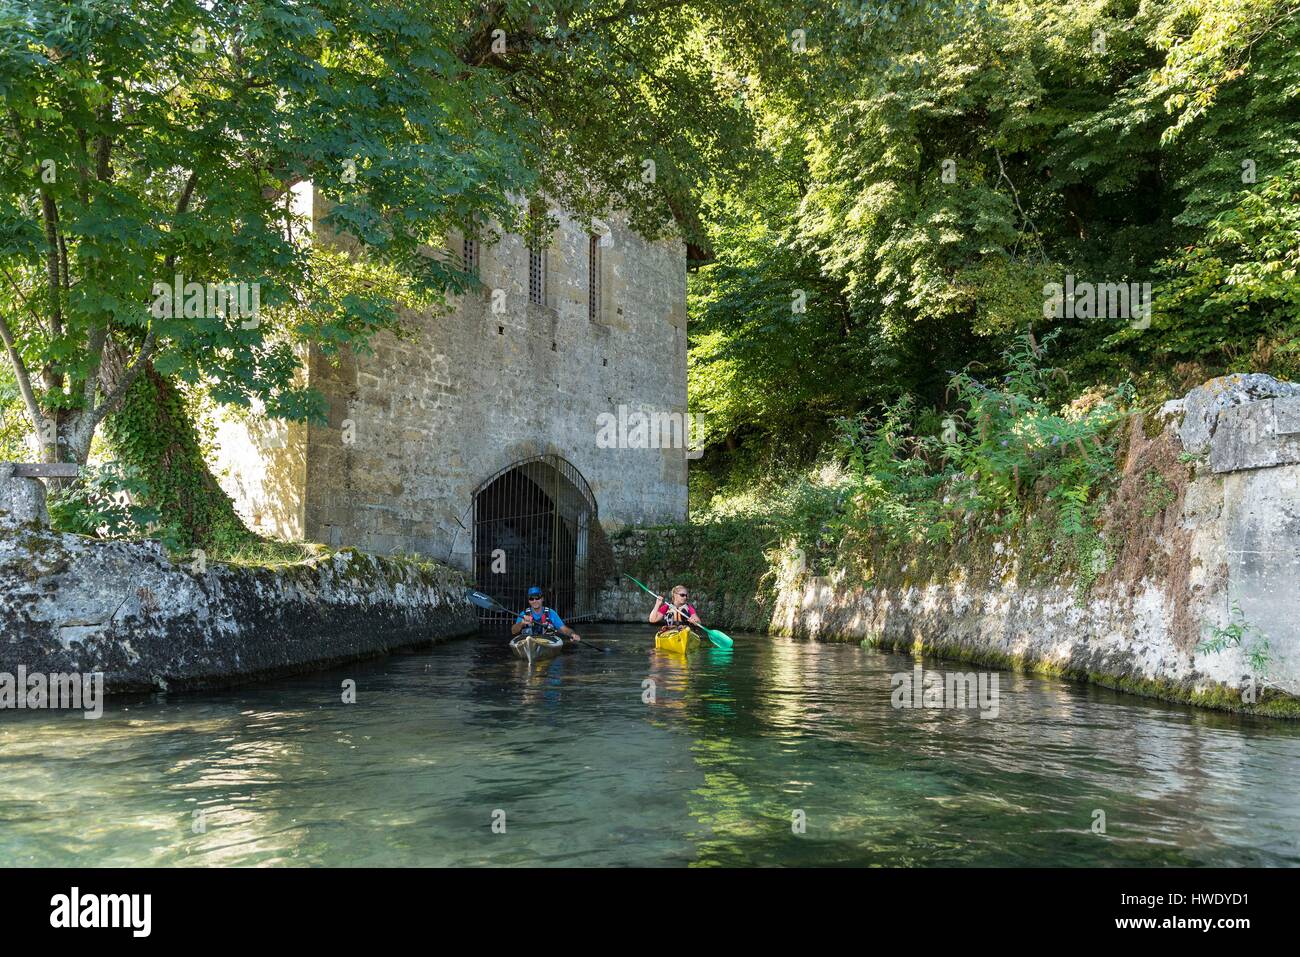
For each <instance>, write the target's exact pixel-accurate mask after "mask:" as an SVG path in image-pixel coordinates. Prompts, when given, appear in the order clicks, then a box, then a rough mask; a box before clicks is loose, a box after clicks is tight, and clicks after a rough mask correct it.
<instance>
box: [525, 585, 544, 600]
mask: <svg viewBox="0 0 1300 957" xmlns="http://www.w3.org/2000/svg"><path fill="white" fill-rule="evenodd" d="M541 593H542V590H541V589H540V588H538V587H537V586H536V585H534V586H533V587H532V588H530V589H528V597H529V598H532V597H533V596H534V595H540V594H541Z"/></svg>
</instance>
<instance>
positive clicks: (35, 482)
mask: <svg viewBox="0 0 1300 957" xmlns="http://www.w3.org/2000/svg"><path fill="white" fill-rule="evenodd" d="M13 473H14V463H12V462H0V526H5V525H8V526H11V527H12V526H28V527H33V528H47V527H48V526H49V524H50V514H49V512H48V511H46V508H45V485H44V483H42V482H41V480H40V479H36V478H19V477H17V476H15V475H14V474H13Z"/></svg>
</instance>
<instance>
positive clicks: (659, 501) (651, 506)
mask: <svg viewBox="0 0 1300 957" xmlns="http://www.w3.org/2000/svg"><path fill="white" fill-rule="evenodd" d="M308 206H309V207H311V208H312V211H313V216H314V219H315V229H316V230H317V234H318V241H326V239H325V236H326V234H325V232H324V227H323V226H322V225H321V223H320V218H321V215H322V214H323V210H322V209H321V208H320V207H319V205H318V204H316V205H313V204H311V203H310V202H309V203H308ZM557 215H558V218H559V227H558V229H557V230H556V231H555V234H554V236H553V237H552V239H553V241H552V244H551V246H550V248H549V249H548V250H547V252H546V254H545V255H546V276H547V280H546V291H545V296H544V303H543V304H540V305H539V304H536V303H533V302H530V301H529V295H528V275H529V270H528V252H527V249H526V247H525V245H524V242H523V239H522V238H521V237H520V236H517V235H514V234H505V235H502V236H501V237H500V239H499V241H498V242H496V243H495V244H491V245H489V244H484V245H483V246H481V253H480V266H479V275H480V277H481V280H482V287H481V288H478V289H475V290H473V291H471V292H468V293H466V294H465V295H463V296H461V297H459V299H457V300H456V301H454V302H452V303H451V304H450V308H449V309H447V310H444V311H442V312H437V311H429V312H426V313H420V314H408V315H406V316H405V317H404V320H405V323H404V324H405V326H406V334H405V335H403V336H401V337H399V336H395V335H390V334H384V335H380V336H378V337H376V339H375V341H374V342H373V353H372V354H367V355H356V354H347V355H344V356H343V357H342V358H341V359H340V360H338V361H336V362H330V361H327V360H326V359H325V358H323V357H322V356H320V355H313V356H312V357H310V360H309V363H308V379H309V382H310V384H311V385H312V386H313V387H314V388H316V389H318V390H320V391H321V392H322V393H323V394H324V395H325V396H326V398H327V400H328V402H329V421H328V423H327V424H325V425H312V426H310V427H308V428H306V429H305V430H304V431H303V434H302V435H301V436H296V435H294V434H292V433H291V434H289V435H287V436H285V437H284V438H283V440H281V439H280V437H278V436H272V439H273V441H268V440H267V439H266V438H265V437H264V436H260V435H256V434H250V435H248V436H247V437H243V436H241V435H239V434H237V433H238V430H239V429H243V430H244V431H245V432H248V431H249V430H250V429H256V428H260V426H258V425H257V423H256V422H253V423H250V424H246V425H236V426H232V427H231V428H232V429H233V431H230V432H227V433H226V434H225V435H224V436H223V439H222V441H221V446H222V451H221V457H222V461H220V462H218V463H217V471H218V472H219V473H225V479H224V480H223V486H224V487H225V488H226V491H227V492H229V493H230V494H231V495H232V497H234V498H235V500H236V503H237V507H238V508H239V509H240V511H241V514H243V515H244V516H245V518H247V519H249V520H250V521H251V522H253V523H254V524H255V525H257V527H259V528H261V529H264V530H267V531H275V532H276V533H277V534H280V535H282V536H283V537H293V538H300V537H305V538H306V539H307V540H309V541H318V542H323V543H325V544H327V545H335V546H337V545H342V544H347V545H355V546H357V547H359V548H363V549H365V550H367V551H374V552H380V553H390V552H393V551H406V552H418V553H422V554H426V555H430V556H433V557H435V558H437V559H439V560H444V561H450V562H451V563H453V564H456V565H458V566H460V567H467V565H468V556H469V547H470V543H469V539H468V535H467V534H466V527H467V526H469V525H470V524H471V519H472V516H471V515H470V514H469V513H470V510H471V505H472V501H473V495H474V492H475V490H476V489H477V488H478V486H479V485H480V484H482V483H483V482H484V481H486V480H487V479H488V478H490V477H491V476H492V475H493V474H494V473H496V472H497V471H498V470H500V469H502V468H505V467H507V466H510V465H512V464H513V463H515V462H518V461H520V460H522V459H526V458H529V457H531V456H535V455H540V454H544V453H551V454H555V455H559V456H561V457H563V458H565V459H567V460H568V461H570V462H571V463H572V464H573V465H574V466H576V467H577V469H578V470H579V472H581V474H582V476H583V477H584V478H585V479H586V480H587V482H588V483H589V485H590V487H591V490H592V492H593V493H594V495H595V498H596V502H597V506H598V509H599V514H600V519H601V521H602V523H603V524H604V525H605V527H607V528H617V527H619V526H621V525H624V524H628V523H657V522H669V521H681V520H683V519H684V518H685V516H686V453H685V450H684V449H683V448H671V449H667V448H642V449H626V448H622V449H620V448H600V447H598V444H597V431H598V430H597V416H598V415H600V414H601V413H603V412H609V413H616V412H617V409H618V407H619V406H620V405H623V406H627V407H629V408H630V409H633V410H645V411H654V412H662V413H672V412H676V413H679V414H683V415H684V413H685V412H686V260H685V250H684V247H683V246H682V244H681V243H680V242H676V241H672V242H668V241H664V242H655V243H647V242H646V241H644V240H643V239H641V238H640V237H638V236H637V235H636V234H635V233H634V232H632V231H631V230H630V229H628V228H627V226H626V225H625V223H624V222H623V221H622V220H621V219H618V218H614V219H612V220H611V221H610V222H609V223H608V224H605V225H603V229H604V237H603V239H602V240H601V247H600V253H599V260H598V262H599V272H600V290H601V296H600V300H601V302H600V309H599V311H598V313H597V315H596V318H595V319H592V318H589V315H588V265H589V234H588V232H587V231H586V230H585V228H583V227H582V226H580V225H579V224H578V223H577V222H575V221H574V220H573V219H571V218H570V217H568V216H566V215H564V214H562V213H559V214H557ZM449 246H450V248H451V249H453V250H456V251H457V252H459V250H460V248H461V237H458V236H453V237H449ZM263 473H265V474H268V475H273V476H275V481H274V483H270V484H268V483H265V482H261V481H260V480H258V478H257V476H258V475H260V474H263ZM295 522H300V527H295V524H294V523H295Z"/></svg>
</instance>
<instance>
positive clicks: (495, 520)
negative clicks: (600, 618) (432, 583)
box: [470, 454, 597, 622]
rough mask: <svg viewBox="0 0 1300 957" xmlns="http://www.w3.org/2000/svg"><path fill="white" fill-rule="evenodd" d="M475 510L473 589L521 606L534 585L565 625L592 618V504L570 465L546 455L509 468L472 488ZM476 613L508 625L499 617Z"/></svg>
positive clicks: (587, 489) (582, 481)
mask: <svg viewBox="0 0 1300 957" xmlns="http://www.w3.org/2000/svg"><path fill="white" fill-rule="evenodd" d="M472 511H473V525H472V529H473V532H472V536H471V538H472V552H473V557H472V559H471V565H470V567H471V569H472V573H473V575H474V582H475V585H476V586H477V587H478V588H480V589H482V590H483V591H485V592H487V593H488V594H490V595H492V596H494V597H495V598H496V599H497V600H498V601H500V602H502V603H503V604H504V605H505V606H506V607H507V608H514V609H522V608H524V607H525V606H526V605H527V601H526V598H525V595H526V592H527V590H528V586H529V585H532V584H538V585H541V586H542V588H544V589H546V603H547V604H548V605H549V606H551V607H552V608H554V609H555V610H556V611H557V612H559V614H560V616H561V617H562V618H564V619H565V620H566V621H568V620H570V619H573V620H579V621H580V620H582V619H583V618H589V617H591V616H592V615H593V614H595V610H596V608H595V605H596V584H597V583H596V582H595V581H594V580H593V576H592V569H591V547H590V546H591V534H592V529H593V528H594V527H595V524H596V499H595V496H593V495H592V493H591V488H590V486H588V484H587V480H586V479H584V478H583V477H582V473H581V472H579V471H578V470H577V468H576V467H575V466H574V465H573V464H572V463H570V462H569V461H567V460H566V459H563V458H561V457H560V456H558V455H549V454H548V455H538V456H534V457H532V458H528V459H523V460H521V461H519V462H515V463H514V464H513V465H508V466H506V467H505V468H503V469H501V470H500V471H499V472H497V473H496V474H495V475H493V476H492V477H491V478H489V479H488V480H487V481H485V482H484V483H483V484H482V485H480V486H479V487H478V488H477V489H475V491H474V503H473V507H472ZM479 615H480V618H481V619H483V620H485V621H496V622H504V621H506V620H507V617H506V616H505V615H504V614H502V613H501V612H490V611H480V613H479Z"/></svg>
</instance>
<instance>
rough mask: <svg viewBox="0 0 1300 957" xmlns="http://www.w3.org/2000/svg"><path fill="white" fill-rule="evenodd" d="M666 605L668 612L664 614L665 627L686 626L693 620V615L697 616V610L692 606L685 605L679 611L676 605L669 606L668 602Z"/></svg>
mask: <svg viewBox="0 0 1300 957" xmlns="http://www.w3.org/2000/svg"><path fill="white" fill-rule="evenodd" d="M664 604H665V605H668V610H667V611H666V612H664V624H665V625H673V626H680V625H684V624H686V622H688V621H690V620H691V615H693V614H695V609H694V608H692V607H691V606H690V605H683V606H682V607H681V608H680V609H679V608H678V607H677V606H676V605H672V604H669V603H668V602H664Z"/></svg>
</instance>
